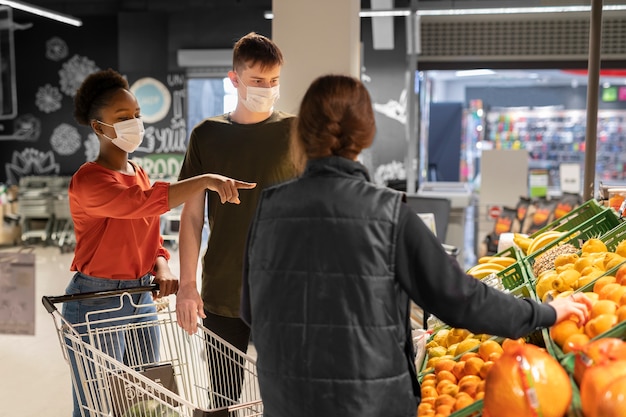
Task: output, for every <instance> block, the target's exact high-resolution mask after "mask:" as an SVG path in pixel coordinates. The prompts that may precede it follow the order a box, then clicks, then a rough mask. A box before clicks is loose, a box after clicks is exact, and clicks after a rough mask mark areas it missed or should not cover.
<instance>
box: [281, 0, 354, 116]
mask: <svg viewBox="0 0 626 417" xmlns="http://www.w3.org/2000/svg"><path fill="white" fill-rule="evenodd" d="M360 9H361V1H360V0H339V1H338V0H315V1H311V0H273V1H272V12H273V14H274V19H273V21H272V40H273V41H274V42H276V44H277V45H278V46H279V47H280V49H281V51H282V52H283V55H284V58H285V64H284V66H283V69H282V72H281V76H280V100H279V101H278V103H277V104H276V107H277V109H279V110H283V111H285V112H288V113H293V114H295V113H297V112H298V107H299V105H300V101H301V100H302V97H303V96H304V93H305V92H306V90H307V88H308V87H309V85H310V84H311V82H312V81H313V80H314V79H316V78H317V77H319V76H321V75H325V74H330V73H332V74H344V75H352V76H354V77H359V76H360V68H361V39H360V38H361V26H360V17H359V11H360Z"/></svg>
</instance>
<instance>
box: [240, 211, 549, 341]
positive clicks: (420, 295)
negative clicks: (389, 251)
mask: <svg viewBox="0 0 626 417" xmlns="http://www.w3.org/2000/svg"><path fill="white" fill-rule="evenodd" d="M244 259H247V256H245V257H244ZM396 279H397V280H398V282H399V283H400V286H401V287H402V288H403V289H404V291H406V293H407V295H408V296H409V298H411V299H412V300H413V301H414V302H415V303H416V304H417V305H419V306H420V307H422V308H423V309H425V310H426V311H428V312H430V313H432V314H434V315H436V316H437V317H438V318H439V319H441V320H443V321H444V322H445V323H447V324H449V325H450V326H453V327H460V328H464V329H468V330H470V331H472V332H474V333H488V334H493V335H498V336H502V337H511V338H518V337H522V336H525V335H527V334H529V333H532V332H533V331H534V330H536V329H538V328H543V327H548V326H551V325H552V324H554V322H555V321H556V312H555V310H554V309H553V308H552V307H551V306H549V305H547V304H540V303H536V302H535V301H533V300H530V299H514V298H513V297H512V296H511V295H509V294H505V293H503V292H501V291H499V290H496V289H494V288H490V287H488V286H487V285H485V284H484V283H482V282H480V281H479V280H477V279H475V278H473V277H471V276H469V275H467V274H466V273H465V272H464V271H463V270H462V269H461V267H460V266H459V264H458V262H457V261H456V259H454V258H453V257H451V256H450V255H448V253H446V251H445V250H444V249H443V247H442V245H441V243H440V242H439V241H438V240H437V238H436V237H435V235H434V234H432V232H431V231H430V230H429V229H428V228H427V226H426V225H425V224H424V223H423V222H422V220H421V219H420V218H419V216H417V215H416V214H415V213H413V212H412V211H411V209H410V208H409V206H408V205H406V204H402V205H401V209H400V216H399V219H398V240H397V242H396ZM248 291H249V289H248V274H247V263H246V264H245V265H244V274H243V286H242V303H241V318H242V319H243V320H244V321H245V322H246V323H248V324H251V322H252V320H253V318H252V317H251V314H250V299H249V292H248ZM269 302H271V301H269Z"/></svg>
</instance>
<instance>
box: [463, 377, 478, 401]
mask: <svg viewBox="0 0 626 417" xmlns="http://www.w3.org/2000/svg"><path fill="white" fill-rule="evenodd" d="M479 382H480V381H476V380H465V381H463V383H462V384H459V394H462V393H465V394H467V395H469V396H470V397H472V398H474V396H475V395H476V393H477V392H478V383H479Z"/></svg>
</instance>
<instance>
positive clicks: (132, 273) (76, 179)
mask: <svg viewBox="0 0 626 417" xmlns="http://www.w3.org/2000/svg"><path fill="white" fill-rule="evenodd" d="M74 116H75V118H76V120H77V121H78V123H79V124H81V125H86V126H90V127H91V129H93V132H94V133H95V134H96V136H97V137H98V140H99V142H100V152H99V154H98V157H97V158H96V160H95V161H93V162H87V163H85V164H83V165H82V166H81V167H80V168H79V169H78V171H77V172H76V173H75V174H74V175H73V176H72V179H71V182H70V186H69V199H70V212H71V215H72V220H73V222H74V229H75V235H76V249H75V253H74V259H73V261H72V264H71V267H70V269H71V270H72V271H76V273H75V274H74V276H73V278H72V279H71V281H70V283H69V285H68V287H67V290H66V293H67V294H79V293H85V292H93V291H106V290H117V289H127V288H134V287H141V286H147V285H149V284H151V283H156V284H158V285H159V287H158V288H159V289H158V293H157V294H155V296H158V297H166V296H168V295H170V294H175V293H176V291H177V290H178V278H177V277H176V276H174V274H173V273H172V271H171V270H170V268H169V266H168V260H169V258H170V254H169V253H168V251H167V250H166V249H165V248H164V247H163V237H162V236H161V233H160V221H159V220H160V215H161V214H164V213H166V212H167V211H169V210H170V209H172V208H174V207H176V206H178V205H180V204H182V203H184V202H185V201H186V200H187V199H188V198H190V197H191V196H193V195H195V194H198V193H205V192H207V190H211V191H215V192H217V193H218V195H219V197H220V200H221V202H222V204H224V203H234V204H239V189H250V188H254V187H255V184H254V183H247V182H242V181H238V180H234V179H231V178H227V177H224V176H221V175H216V174H205V175H199V176H196V177H193V178H189V179H187V180H184V181H179V182H175V183H171V184H170V183H168V182H161V181H156V182H154V183H151V181H150V179H149V178H148V175H147V174H146V172H145V171H144V170H143V169H142V168H141V167H140V166H139V165H137V164H136V163H134V162H132V161H130V160H129V159H128V154H129V153H132V152H133V151H135V149H137V147H138V146H139V145H140V143H141V141H142V139H143V135H144V132H145V131H144V126H143V122H142V120H141V111H140V108H139V104H138V102H137V99H136V98H135V96H134V95H133V93H132V92H131V91H130V90H129V86H128V82H127V81H126V79H125V78H124V77H123V76H122V75H121V74H119V73H118V72H116V71H114V70H112V69H108V70H104V71H99V72H96V73H93V74H91V75H89V76H88V77H87V78H86V79H85V80H84V81H83V83H82V84H81V86H80V88H79V89H78V91H77V92H76V96H75V100H74ZM132 298H133V303H134V304H135V305H136V306H141V307H139V308H136V307H135V306H133V305H130V303H128V302H126V303H122V302H121V300H120V298H119V297H108V298H100V299H97V300H95V301H94V300H90V299H87V300H78V301H70V302H66V303H65V304H64V305H63V315H64V317H65V318H66V319H67V320H68V321H69V322H70V323H72V324H74V325H76V327H77V329H78V331H79V332H80V333H84V332H85V331H86V329H85V325H84V324H85V320H86V316H87V315H88V317H89V321H90V322H98V321H101V320H104V319H111V318H114V319H115V318H117V317H119V318H120V320H115V321H113V322H107V323H106V325H107V326H112V325H113V324H128V323H135V322H142V321H150V320H154V319H155V316H154V313H156V307H155V304H154V302H153V299H152V296H151V294H150V293H148V292H144V293H137V294H134V295H133V296H132ZM122 304H123V305H122ZM99 311H104V312H102V313H99ZM135 317H136V318H135ZM146 329H147V330H143V331H137V334H133V337H130V336H129V335H126V334H124V332H119V333H117V334H114V335H110V336H111V337H110V338H108V339H107V340H101V341H99V343H100V344H101V346H100V349H101V350H104V351H105V352H106V353H107V354H109V355H111V356H113V357H114V358H116V359H118V360H120V361H121V360H124V361H126V362H127V363H129V364H130V365H131V366H136V365H137V364H139V363H151V362H154V361H155V360H156V358H154V357H153V355H152V354H153V353H154V352H158V343H159V340H158V334H156V330H155V329H154V327H150V326H147V327H146ZM70 350H71V349H70ZM71 356H72V357H71V358H70V359H71V361H72V364H73V365H74V366H73V368H74V375H73V382H74V414H73V415H74V417H77V416H80V415H81V409H82V411H83V413H84V414H82V415H85V416H87V415H89V410H88V409H87V408H86V404H85V395H84V392H85V389H84V387H83V386H81V381H80V378H79V376H78V375H77V372H78V371H77V370H76V368H77V366H76V363H75V361H76V360H77V358H75V357H73V355H71ZM129 358H134V359H133V361H132V362H133V363H130V360H129ZM84 366H89V365H88V364H84Z"/></svg>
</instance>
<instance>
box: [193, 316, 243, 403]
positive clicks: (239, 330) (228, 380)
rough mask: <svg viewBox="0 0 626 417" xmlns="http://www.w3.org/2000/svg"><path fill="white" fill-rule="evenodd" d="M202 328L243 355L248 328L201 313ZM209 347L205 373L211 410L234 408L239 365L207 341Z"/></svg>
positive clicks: (238, 321) (235, 319) (240, 377)
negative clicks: (207, 377)
mask: <svg viewBox="0 0 626 417" xmlns="http://www.w3.org/2000/svg"><path fill="white" fill-rule="evenodd" d="M204 313H205V314H206V318H205V319H204V320H203V321H202V322H203V324H204V326H205V327H206V328H207V329H209V330H211V331H212V332H213V333H215V334H216V335H218V336H219V337H221V338H222V339H224V340H225V341H227V342H228V343H230V344H231V345H233V346H234V347H236V348H237V349H239V350H240V351H241V352H243V353H246V352H247V350H248V342H249V340H250V328H249V327H248V325H247V324H246V323H244V322H243V320H241V319H240V318H238V317H224V316H219V315H217V314H212V313H209V312H208V311H206V310H205V311H204ZM208 343H209V344H210V345H211V346H213V349H212V350H211V351H210V352H209V355H208V358H207V359H208V362H209V367H210V369H209V372H210V377H211V385H212V389H211V393H212V394H213V395H212V396H211V397H212V398H211V403H212V406H213V408H220V407H227V406H229V405H233V404H238V403H239V402H240V401H239V396H240V395H241V386H242V383H243V377H244V372H243V365H244V364H243V361H242V360H241V358H239V357H234V356H233V355H232V354H231V353H230V352H231V349H229V348H227V347H226V346H223V345H221V346H218V345H219V343H218V344H216V343H215V341H208Z"/></svg>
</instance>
